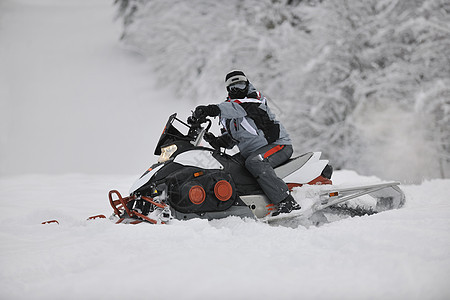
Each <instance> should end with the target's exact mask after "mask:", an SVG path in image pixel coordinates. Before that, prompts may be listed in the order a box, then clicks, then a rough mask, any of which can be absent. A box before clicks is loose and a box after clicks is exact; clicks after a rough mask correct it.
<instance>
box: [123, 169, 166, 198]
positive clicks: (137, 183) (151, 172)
mask: <svg viewBox="0 0 450 300" xmlns="http://www.w3.org/2000/svg"><path fill="white" fill-rule="evenodd" d="M162 166H164V165H159V166H157V167H156V168H154V169H151V170H149V172H148V173H147V174H145V175H144V176H142V177H141V178H139V179H138V180H136V181H135V183H134V184H133V185H132V186H131V188H130V194H132V193H134V192H135V191H136V190H138V189H139V188H140V187H142V186H143V185H144V184H146V183H147V182H148V181H149V180H150V179H151V178H152V177H153V175H155V174H156V172H158V170H159V169H161V167H162Z"/></svg>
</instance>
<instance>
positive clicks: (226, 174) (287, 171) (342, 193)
mask: <svg viewBox="0 0 450 300" xmlns="http://www.w3.org/2000/svg"><path fill="white" fill-rule="evenodd" d="M175 124H178V125H177V126H175ZM211 124H212V122H211V120H210V119H207V118H204V119H201V120H198V119H195V118H194V117H189V118H188V121H187V123H185V122H183V121H182V120H180V119H178V118H177V114H173V115H171V116H170V117H169V120H168V121H167V124H166V126H165V127H164V130H163V133H162V135H161V137H160V139H159V141H158V144H157V146H156V149H155V152H154V154H155V155H159V158H158V162H157V163H155V164H154V165H152V166H151V167H150V168H149V169H148V170H147V171H146V172H145V173H144V174H143V175H142V176H141V177H140V178H139V179H138V180H137V181H136V182H135V183H134V184H133V186H132V187H131V189H130V193H129V196H127V197H122V195H121V194H120V193H119V192H118V191H117V190H112V191H110V192H109V201H110V204H111V206H112V208H113V210H114V213H113V215H112V216H111V218H113V219H115V220H117V221H116V223H131V224H136V223H140V222H149V223H153V224H161V223H168V222H170V220H172V219H178V220H188V219H192V218H204V219H209V220H211V219H220V218H225V217H228V216H239V217H242V218H245V217H248V218H256V219H259V220H263V221H267V222H271V221H273V220H279V219H284V218H292V217H297V216H300V215H302V214H304V213H305V211H304V210H303V209H301V210H299V211H296V212H295V213H294V212H293V213H290V214H285V215H283V214H282V215H279V216H276V217H271V212H272V210H274V206H273V204H271V203H270V201H269V200H268V198H267V197H266V196H265V195H264V193H263V191H262V189H261V188H260V186H259V185H258V183H257V181H256V180H255V179H254V178H253V176H252V175H251V174H250V173H249V172H248V171H247V169H246V168H245V165H244V159H243V158H242V157H241V156H240V154H239V153H238V154H235V155H228V154H226V153H225V152H223V151H220V150H216V149H212V148H209V147H203V146H200V142H201V141H202V139H203V136H204V134H205V133H206V132H208V131H209V129H210V128H211ZM180 126H181V127H183V128H184V129H185V131H187V133H186V134H183V133H182V132H181V130H180V129H179V128H180ZM177 127H178V128H177ZM320 156H321V153H320V152H310V153H306V154H303V155H300V156H298V157H295V158H291V159H289V160H288V161H287V162H286V163H284V164H283V165H281V166H279V167H277V168H275V172H276V174H277V175H278V176H279V177H280V178H282V179H283V180H284V181H285V182H286V183H287V185H288V187H289V189H291V190H292V189H293V188H296V187H301V186H303V185H321V186H322V187H323V188H324V189H323V190H321V191H320V192H319V195H318V197H317V201H316V203H315V204H314V206H313V207H312V208H310V209H309V213H311V211H312V212H318V211H325V210H326V209H332V210H335V211H340V212H342V211H348V212H349V213H350V214H353V215H358V214H359V215H361V214H371V213H376V212H379V211H383V210H387V209H393V208H399V207H401V206H402V205H403V204H404V202H405V197H404V194H403V192H402V191H401V190H400V188H399V187H398V185H399V183H398V182H387V183H379V184H372V185H366V186H357V187H347V188H336V187H333V185H332V181H331V175H332V167H331V166H330V165H329V164H328V161H327V160H321V159H320ZM362 195H370V196H372V197H373V198H374V199H376V205H375V207H374V208H371V209H370V210H369V211H367V210H362V211H361V210H360V211H358V209H357V208H354V207H353V208H352V207H350V206H342V205H340V204H341V203H344V202H347V201H348V200H350V199H353V198H356V197H360V196H362Z"/></svg>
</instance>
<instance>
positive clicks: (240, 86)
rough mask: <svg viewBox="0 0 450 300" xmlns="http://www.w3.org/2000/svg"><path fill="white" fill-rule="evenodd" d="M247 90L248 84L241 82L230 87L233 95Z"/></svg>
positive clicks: (229, 89)
mask: <svg viewBox="0 0 450 300" xmlns="http://www.w3.org/2000/svg"><path fill="white" fill-rule="evenodd" d="M246 88H247V82H245V81H239V82H235V83H232V84H231V85H230V86H229V87H228V91H229V92H232V93H236V92H241V91H243V90H245V89H246Z"/></svg>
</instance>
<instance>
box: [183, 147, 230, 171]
mask: <svg viewBox="0 0 450 300" xmlns="http://www.w3.org/2000/svg"><path fill="white" fill-rule="evenodd" d="M174 162H176V163H179V164H181V165H184V166H191V167H197V168H202V169H223V166H222V164H221V163H219V161H217V159H215V158H214V156H213V154H212V151H210V150H203V149H202V150H191V151H188V152H183V153H180V154H179V155H177V156H176V157H175V159H174Z"/></svg>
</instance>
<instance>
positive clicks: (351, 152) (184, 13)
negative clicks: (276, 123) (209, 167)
mask: <svg viewBox="0 0 450 300" xmlns="http://www.w3.org/2000/svg"><path fill="white" fill-rule="evenodd" d="M116 3H117V6H118V8H119V15H120V16H122V19H123V22H124V32H123V36H122V39H123V41H124V43H125V44H126V45H128V46H130V47H132V48H133V49H135V50H136V51H139V52H140V53H142V54H143V55H144V56H145V57H146V58H147V59H148V61H149V63H150V64H151V65H152V66H153V68H154V69H155V71H156V72H157V74H158V77H159V84H160V85H164V86H168V87H170V88H172V89H173V90H174V91H175V92H176V93H177V94H178V95H179V96H180V97H183V98H186V99H192V101H193V105H195V103H199V102H201V103H210V102H211V103H212V102H218V101H221V99H223V98H224V96H225V90H224V87H223V80H224V78H223V77H224V75H225V74H226V73H227V72H228V71H229V70H231V69H235V68H239V69H242V70H244V71H245V72H246V73H247V75H248V76H249V78H250V80H251V81H252V82H253V83H254V84H255V85H256V87H257V88H259V89H262V90H263V92H264V93H266V95H268V96H269V97H270V98H271V99H272V100H273V102H272V106H275V107H276V109H275V110H276V111H277V112H278V115H279V117H280V118H281V119H282V120H283V121H284V122H285V124H286V125H287V127H288V129H289V130H290V132H291V136H292V137H293V139H294V143H295V144H294V146H295V147H294V148H295V149H296V150H297V152H304V151H311V150H320V151H323V152H324V154H325V156H327V157H328V158H330V159H331V161H332V163H333V165H335V167H337V168H344V167H345V168H354V169H356V170H358V171H360V172H362V173H374V174H378V175H381V176H386V177H388V176H392V175H394V176H398V175H399V174H398V172H404V173H408V174H411V175H410V177H411V178H413V179H411V180H417V179H420V177H421V176H423V177H436V176H449V173H450V172H449V171H448V166H449V156H450V149H449V148H450V147H449V145H448V132H450V129H449V122H448V106H449V98H448V88H447V87H448V86H449V85H448V79H449V78H450V62H449V58H450V17H449V16H450V4H449V3H448V1H445V0H411V1H401V0H342V1H331V0H322V1H321V0H309V1H301V0H297V1H293V0H248V1H240V0H230V1H226V2H220V1H211V0H192V1H183V0H116ZM402 120H414V122H412V121H404V122H402ZM400 122H401V124H400ZM400 125H401V126H400ZM429 149H433V151H429ZM423 153H427V154H426V155H423ZM423 157H427V159H426V160H423ZM375 158H376V159H375ZM406 158H408V159H406ZM412 160H415V161H417V160H422V164H421V165H420V164H419V165H418V164H417V162H415V163H411V162H410V161H412ZM375 161H376V163H375ZM382 161H387V163H388V164H390V165H392V164H393V163H394V161H395V164H397V166H396V169H397V171H396V172H397V173H395V172H390V173H389V172H386V170H388V168H386V166H385V164H382V163H380V162H382ZM430 162H433V163H430ZM423 165H426V166H427V167H426V168H427V169H428V170H426V171H424V167H423ZM438 165H439V167H436V166H438ZM413 173H415V174H413Z"/></svg>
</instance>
